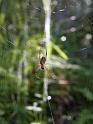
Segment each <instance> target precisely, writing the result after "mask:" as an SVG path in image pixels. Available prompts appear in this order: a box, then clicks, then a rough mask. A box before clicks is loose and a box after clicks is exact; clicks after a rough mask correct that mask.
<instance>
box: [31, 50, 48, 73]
mask: <svg viewBox="0 0 93 124" xmlns="http://www.w3.org/2000/svg"><path fill="white" fill-rule="evenodd" d="M46 60H47V50H46V53H45V56H44V55H42V56H41V52H40V51H39V64H38V65H37V67H36V69H35V68H33V70H32V73H33V74H35V73H36V72H37V71H39V70H40V69H41V70H45V63H46Z"/></svg>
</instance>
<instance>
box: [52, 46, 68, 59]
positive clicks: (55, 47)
mask: <svg viewBox="0 0 93 124" xmlns="http://www.w3.org/2000/svg"><path fill="white" fill-rule="evenodd" d="M53 48H54V49H55V50H56V52H57V53H58V54H59V55H60V56H61V57H62V58H64V59H65V60H68V56H67V55H66V54H65V52H63V51H62V50H61V49H60V48H59V47H58V46H57V45H55V44H53Z"/></svg>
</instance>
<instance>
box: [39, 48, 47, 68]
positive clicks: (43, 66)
mask: <svg viewBox="0 0 93 124" xmlns="http://www.w3.org/2000/svg"><path fill="white" fill-rule="evenodd" d="M46 59H47V50H46V56H42V57H40V52H39V60H40V68H41V69H42V70H44V69H45V63H46Z"/></svg>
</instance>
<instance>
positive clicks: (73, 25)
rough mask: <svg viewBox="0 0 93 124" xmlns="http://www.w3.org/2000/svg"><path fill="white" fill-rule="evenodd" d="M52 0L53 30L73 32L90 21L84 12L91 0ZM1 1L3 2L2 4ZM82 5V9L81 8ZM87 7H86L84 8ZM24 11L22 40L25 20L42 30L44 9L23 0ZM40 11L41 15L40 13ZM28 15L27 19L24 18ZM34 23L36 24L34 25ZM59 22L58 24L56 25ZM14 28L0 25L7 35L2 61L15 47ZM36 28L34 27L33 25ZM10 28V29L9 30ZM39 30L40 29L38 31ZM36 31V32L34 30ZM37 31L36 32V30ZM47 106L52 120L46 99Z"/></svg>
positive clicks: (9, 25)
mask: <svg viewBox="0 0 93 124" xmlns="http://www.w3.org/2000/svg"><path fill="white" fill-rule="evenodd" d="M87 1H88V0H80V1H78V0H76V1H74V0H58V1H56V0H53V2H52V3H51V7H52V12H51V17H52V18H51V20H52V21H53V22H52V24H51V28H53V29H54V32H61V31H62V32H63V33H64V34H66V33H71V32H72V33H73V32H75V31H77V30H79V29H82V31H84V30H85V29H84V27H85V26H86V25H88V24H89V23H90V20H89V19H88V18H87V19H86V20H85V17H86V14H87V13H89V12H90V11H92V9H91V4H92V2H91V0H89V1H88V2H87ZM4 3H5V2H4ZM4 3H3V4H4ZM60 3H61V4H60ZM82 7H83V9H82ZM85 8H87V9H85ZM23 10H24V11H23V12H22V14H24V19H25V24H24V25H25V26H24V28H23V30H24V31H23V32H24V33H25V36H24V42H23V43H25V42H26V40H27V38H28V37H29V36H28V30H29V25H28V23H27V21H28V22H29V23H30V20H32V23H33V24H34V27H35V26H37V27H38V28H40V29H41V30H42V31H43V30H44V20H43V27H42V26H41V25H42V22H40V18H44V11H43V6H41V4H40V5H38V2H34V5H32V4H31V2H30V0H27V1H26V2H25V1H24V9H23ZM32 10H34V12H35V15H34V16H32V15H31V11H32ZM41 12H42V15H40V14H41ZM29 15H30V17H29V20H27V19H26V18H27V17H28V16H29ZM65 23H67V24H68V25H67V26H65V27H64V24H65ZM35 24H36V25H35ZM58 24H59V25H58ZM60 26H63V29H62V30H61V28H60ZM14 28H15V30H17V29H16V26H15V27H12V24H11V23H10V24H8V26H7V27H6V26H3V25H0V32H1V33H4V35H5V36H6V35H7V39H5V49H4V50H3V51H1V52H2V53H1V57H2V61H4V59H5V57H3V56H4V55H3V54H7V47H15V46H16V35H15V33H12V31H13V29H14ZM35 28H36V27H35ZM11 29H12V30H11ZM39 32H40V31H39ZM35 33H36V32H35ZM37 33H38V32H37ZM90 33H91V24H90ZM20 70H21V69H19V73H20V74H19V75H21V73H22V72H20ZM48 104H49V108H50V111H51V116H52V121H53V124H54V123H55V122H54V117H53V114H52V107H51V105H50V101H49V100H48Z"/></svg>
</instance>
